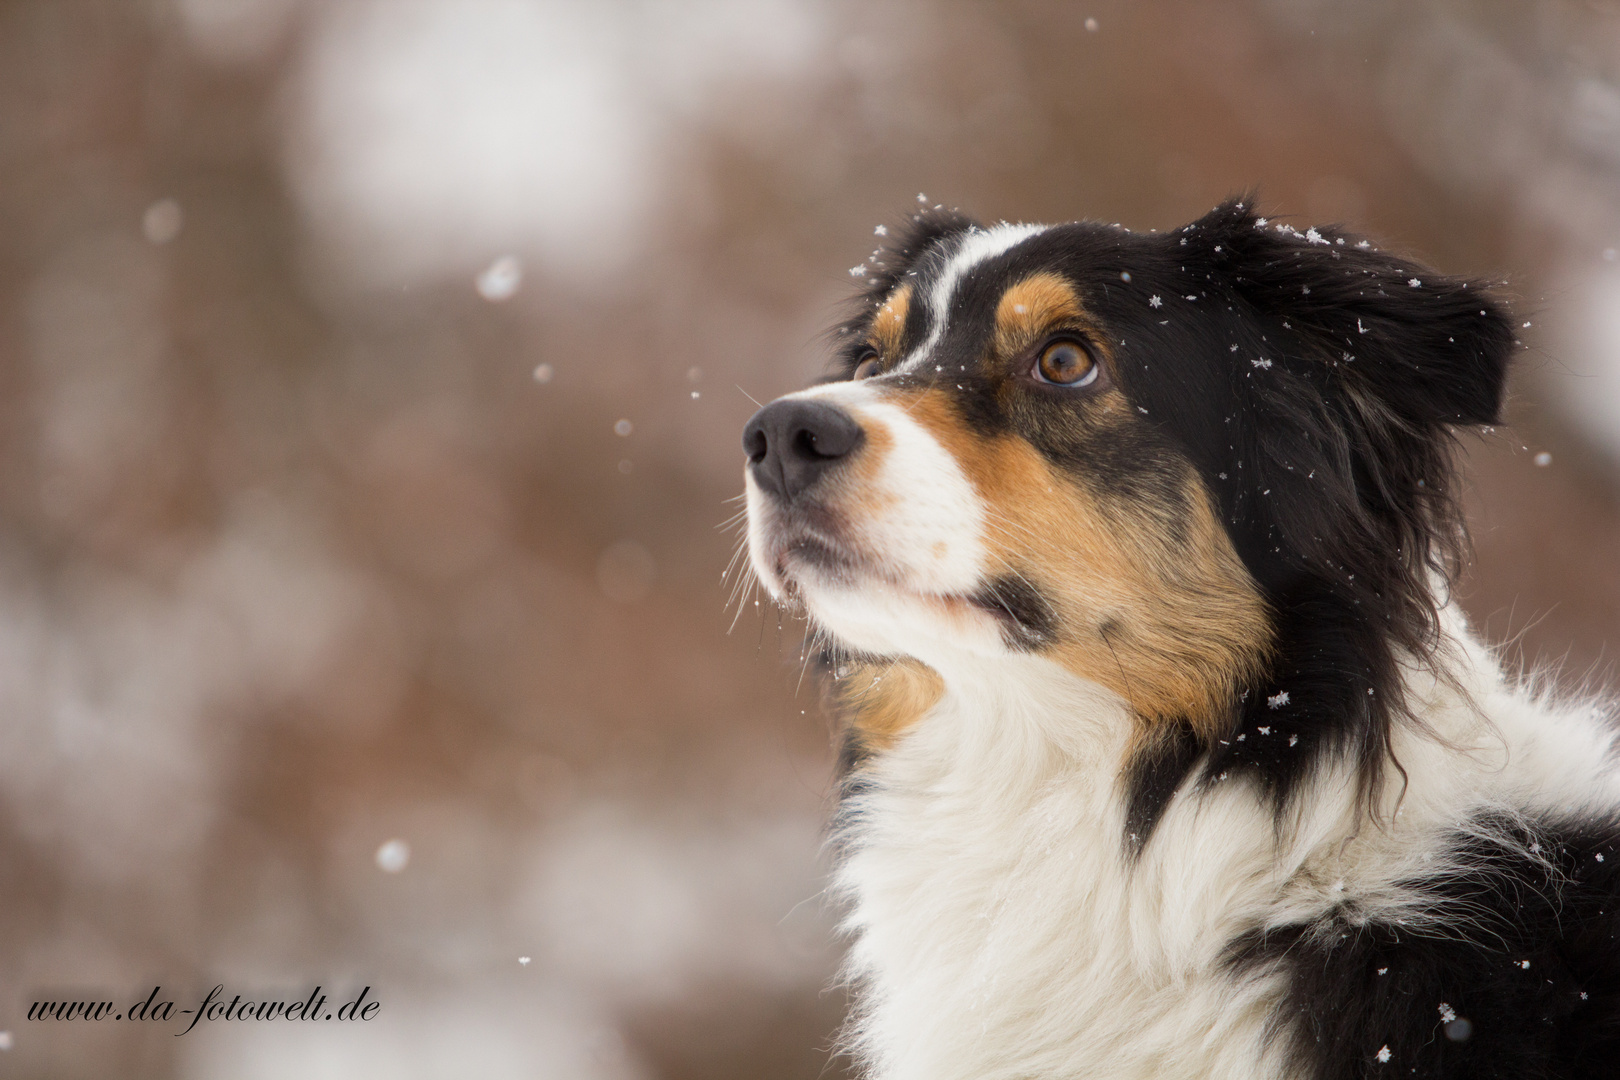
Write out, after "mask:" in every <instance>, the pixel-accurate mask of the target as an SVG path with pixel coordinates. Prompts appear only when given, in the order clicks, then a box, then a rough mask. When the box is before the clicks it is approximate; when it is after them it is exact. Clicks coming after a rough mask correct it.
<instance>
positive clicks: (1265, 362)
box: [1249, 357, 1271, 368]
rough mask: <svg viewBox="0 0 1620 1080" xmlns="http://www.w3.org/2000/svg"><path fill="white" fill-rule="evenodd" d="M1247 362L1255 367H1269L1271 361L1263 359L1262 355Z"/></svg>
mask: <svg viewBox="0 0 1620 1080" xmlns="http://www.w3.org/2000/svg"><path fill="white" fill-rule="evenodd" d="M1249 363H1251V364H1253V365H1254V366H1255V367H1257V368H1269V367H1270V366H1271V361H1270V360H1267V359H1265V358H1264V357H1262V358H1261V359H1259V360H1250V361H1249Z"/></svg>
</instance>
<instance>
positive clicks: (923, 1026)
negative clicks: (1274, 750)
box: [838, 612, 1620, 1080]
mask: <svg viewBox="0 0 1620 1080" xmlns="http://www.w3.org/2000/svg"><path fill="white" fill-rule="evenodd" d="M1448 614H1449V620H1448V621H1449V622H1450V623H1451V625H1450V630H1451V631H1452V634H1453V636H1454V640H1455V641H1456V642H1457V645H1458V652H1457V659H1458V661H1459V664H1458V668H1457V670H1458V671H1459V672H1461V673H1462V683H1463V685H1464V687H1465V688H1466V689H1467V690H1468V692H1469V694H1470V696H1471V703H1465V702H1464V700H1463V699H1461V698H1459V697H1458V696H1457V695H1455V694H1454V693H1452V692H1451V691H1449V690H1445V689H1444V688H1442V687H1440V686H1439V685H1438V684H1437V683H1436V682H1435V681H1434V680H1433V679H1432V678H1429V679H1417V680H1415V681H1414V683H1413V684H1412V685H1411V693H1412V695H1413V699H1414V704H1415V705H1416V706H1417V708H1418V711H1419V712H1420V713H1421V714H1422V716H1423V719H1424V722H1425V724H1426V725H1427V726H1428V732H1429V733H1423V732H1420V731H1418V730H1416V729H1415V728H1410V727H1404V726H1403V728H1402V729H1400V730H1398V731H1397V732H1396V733H1395V746H1394V749H1395V752H1396V754H1397V756H1398V758H1399V759H1400V760H1401V761H1402V762H1403V764H1404V766H1405V768H1406V770H1407V775H1408V776H1409V777H1410V782H1409V783H1408V784H1407V785H1406V786H1405V787H1404V788H1402V787H1400V786H1399V785H1395V784H1391V785H1388V787H1389V789H1390V790H1389V792H1388V797H1387V798H1386V799H1385V800H1384V806H1383V813H1384V814H1385V815H1386V816H1387V823H1386V824H1385V825H1381V826H1377V827H1372V826H1368V825H1367V824H1366V823H1365V822H1363V821H1361V820H1360V818H1359V817H1358V814H1357V811H1356V806H1355V801H1354V797H1353V792H1354V787H1355V785H1354V782H1353V778H1352V777H1351V775H1350V774H1349V772H1348V771H1347V767H1339V768H1328V769H1326V770H1324V771H1323V772H1322V773H1321V774H1320V775H1319V776H1318V777H1317V779H1316V781H1315V782H1313V783H1311V784H1310V785H1309V790H1307V791H1305V792H1304V793H1303V794H1302V797H1301V799H1300V803H1299V805H1298V807H1297V808H1296V812H1294V813H1291V814H1290V819H1289V827H1288V828H1287V829H1286V830H1285V831H1286V833H1287V835H1286V836H1285V837H1283V838H1282V839H1281V841H1280V842H1279V837H1278V834H1277V832H1276V830H1275V826H1274V822H1273V818H1272V815H1271V812H1270V810H1269V808H1267V807H1265V806H1263V805H1262V804H1261V801H1260V799H1259V798H1258V797H1257V796H1256V795H1255V793H1254V791H1253V789H1252V788H1251V787H1250V786H1249V785H1248V784H1246V783H1233V784H1232V785H1231V786H1230V787H1223V786H1221V785H1216V786H1215V788H1214V789H1213V790H1212V791H1210V792H1209V793H1207V794H1203V795H1198V796H1190V795H1189V794H1187V793H1186V792H1185V791H1184V792H1183V793H1182V794H1181V795H1180V796H1178V797H1177V799H1176V800H1175V801H1174V802H1173V803H1172V804H1171V807H1170V809H1169V810H1168V811H1167V813H1166V815H1165V816H1164V818H1163V819H1162V821H1161V822H1160V824H1159V826H1158V829H1157V831H1156V832H1155V834H1154V836H1153V839H1152V842H1151V843H1150V844H1149V845H1148V848H1147V850H1146V852H1145V853H1144V855H1143V857H1142V859H1141V860H1140V862H1138V863H1137V864H1135V865H1134V866H1133V865H1132V864H1131V863H1130V861H1129V860H1128V859H1127V858H1126V856H1125V854H1124V851H1123V847H1122V844H1121V838H1122V836H1123V831H1124V823H1125V810H1124V802H1123V799H1122V791H1121V788H1120V786H1119V779H1118V778H1119V775H1120V771H1121V766H1122V765H1123V763H1124V760H1125V755H1126V751H1127V740H1128V738H1129V732H1130V728H1131V724H1130V720H1129V717H1128V716H1127V713H1126V710H1125V706H1124V703H1123V702H1121V701H1119V700H1118V699H1117V698H1115V697H1114V696H1113V695H1111V694H1109V693H1108V692H1107V691H1104V690H1101V689H1100V688H1098V687H1096V686H1094V685H1093V684H1090V683H1087V682H1084V681H1082V680H1080V679H1077V678H1075V677H1073V676H1070V675H1068V674H1066V673H1064V672H1063V671H1061V670H1060V669H1058V668H1056V667H1055V666H1054V665H1051V664H1049V663H1047V662H1046V661H1043V660H1040V659H1036V658H1033V657H1015V658H1006V657H1003V658H998V659H996V660H994V661H983V662H974V661H970V660H966V659H964V660H962V661H961V662H960V663H956V664H952V665H950V666H946V665H944V664H941V666H940V669H941V670H951V671H952V672H953V677H952V678H951V679H948V680H947V683H948V690H947V693H946V696H945V698H944V699H943V700H942V701H941V703H940V704H939V705H938V706H937V707H936V708H935V710H934V711H933V712H932V713H931V714H930V715H929V716H928V717H927V718H925V719H924V720H923V721H921V722H920V723H919V724H917V725H916V727H915V728H914V729H913V730H912V731H911V732H910V733H909V734H908V735H906V736H905V737H904V738H903V739H902V740H901V741H900V743H899V744H898V745H897V746H895V747H894V748H893V749H891V750H888V751H886V752H884V753H883V754H882V755H880V756H879V758H878V759H877V760H876V761H875V762H874V763H873V764H872V765H871V766H869V771H868V773H867V774H866V775H867V776H868V777H869V778H870V780H871V781H872V786H871V788H870V790H868V791H866V792H864V793H862V794H860V795H858V796H856V797H855V798H854V799H852V801H851V803H850V804H849V806H848V807H847V810H848V825H847V837H846V848H845V850H846V852H847V856H846V858H845V860H844V862H843V864H842V865H841V867H840V870H839V874H838V884H839V886H840V889H841V890H842V892H843V894H844V895H845V896H846V898H847V899H848V901H849V903H850V913H849V916H848V919H847V922H846V927H847V929H848V930H849V931H850V932H851V933H852V935H853V937H854V944H853V946H852V949H851V953H850V961H849V968H850V976H851V978H852V979H853V980H854V981H855V982H856V984H857V986H858V988H859V992H860V996H859V1005H858V1008H857V1011H856V1016H855V1019H854V1020H853V1021H852V1039H853V1043H854V1046H855V1048H856V1050H857V1051H858V1053H859V1054H860V1055H861V1056H862V1058H863V1060H864V1061H865V1063H866V1065H867V1067H868V1070H869V1074H870V1075H871V1076H872V1077H873V1078H874V1080H953V1078H962V1080H968V1078H972V1080H997V1078H1008V1080H1012V1078H1020V1080H1031V1078H1036V1077H1039V1078H1042V1080H1048V1078H1050V1080H1056V1078H1066V1077H1110V1078H1113V1077H1119V1078H1135V1077H1142V1078H1148V1077H1152V1078H1155V1080H1174V1078H1180V1077H1189V1078H1190V1077H1200V1078H1223V1077H1230V1078H1233V1080H1238V1078H1242V1080H1257V1078H1265V1077H1285V1076H1288V1075H1289V1071H1288V1066H1287V1064H1286V1063H1285V1062H1284V1061H1283V1060H1282V1053H1283V1051H1282V1049H1281V1048H1280V1047H1279V1046H1278V1045H1276V1044H1274V1043H1272V1042H1268V1040H1267V1038H1266V1024H1267V1020H1268V1018H1269V1017H1270V1016H1271V1015H1272V1012H1273V1010H1274V1009H1275V1008H1276V1006H1277V1004H1278V1002H1279V999H1280V996H1281V993H1282V986H1281V985H1280V982H1279V980H1278V979H1277V978H1276V977H1270V976H1259V977H1248V978H1240V977H1238V976H1235V975H1234V974H1233V973H1232V972H1231V971H1230V970H1229V969H1228V968H1227V967H1226V966H1225V964H1224V963H1223V950H1224V949H1225V948H1226V947H1227V946H1228V944H1229V943H1230V942H1231V941H1232V940H1233V938H1234V937H1236V936H1238V935H1240V934H1242V933H1245V932H1247V931H1252V930H1254V929H1256V928H1258V927H1274V926H1281V925H1284V924H1288V923H1298V922H1301V921H1309V920H1313V919H1317V918H1320V917H1323V916H1325V915H1328V914H1329V913H1331V912H1332V911H1333V910H1335V909H1336V908H1337V907H1338V906H1340V905H1343V904H1344V903H1345V902H1346V901H1347V900H1354V901H1355V906H1356V908H1357V909H1358V910H1360V911H1362V912H1366V913H1368V914H1369V917H1370V916H1375V915H1376V916H1380V917H1385V918H1389V919H1392V920H1400V919H1405V918H1410V917H1411V913H1412V912H1413V911H1415V910H1418V909H1420V908H1421V906H1422V905H1421V904H1414V903H1413V900H1414V896H1413V894H1412V893H1411V892H1410V891H1409V890H1408V889H1407V888H1406V886H1404V885H1402V884H1401V883H1402V882H1409V881H1411V880H1413V879H1414V878H1415V877H1421V876H1422V875H1423V874H1425V873H1432V872H1435V871H1437V870H1440V869H1441V862H1440V861H1436V860H1442V861H1443V859H1444V847H1445V838H1446V836H1447V835H1449V834H1450V833H1451V831H1452V830H1455V829H1457V828H1459V827H1461V826H1462V825H1463V824H1464V823H1465V822H1467V821H1468V820H1469V819H1470V817H1471V816H1472V815H1475V814H1478V813H1481V812H1490V813H1495V814H1503V813H1506V814H1510V815H1525V816H1528V817H1535V818H1544V817H1549V816H1550V817H1553V818H1558V817H1561V816H1562V817H1567V816H1568V815H1569V814H1571V813H1582V812H1591V811H1592V809H1593V808H1594V807H1604V806H1606V807H1614V806H1620V782H1617V780H1616V771H1615V768H1614V766H1613V764H1612V761H1613V755H1614V742H1615V736H1614V728H1613V726H1612V725H1611V724H1610V723H1609V722H1608V721H1607V720H1606V719H1605V717H1604V715H1603V710H1602V709H1600V708H1597V707H1596V706H1594V705H1591V704H1584V705H1582V704H1577V705H1572V706H1568V707H1558V706H1555V705H1553V704H1551V703H1549V702H1547V701H1545V700H1542V699H1539V698H1537V697H1535V696H1534V695H1533V694H1531V693H1529V692H1527V691H1526V690H1524V689H1522V688H1519V687H1516V686H1513V685H1510V684H1508V683H1506V682H1505V681H1504V680H1503V679H1502V678H1501V676H1500V674H1499V672H1498V669H1497V667H1496V664H1495V661H1494V658H1493V657H1491V656H1490V655H1489V653H1488V652H1487V651H1486V650H1484V649H1482V648H1480V647H1479V646H1477V645H1476V644H1474V643H1473V642H1472V641H1471V640H1470V639H1469V637H1468V635H1467V631H1466V629H1465V628H1464V627H1463V626H1462V625H1461V621H1460V619H1459V618H1457V617H1456V616H1455V613H1454V612H1453V613H1448ZM976 664H980V665H982V666H975V665H976ZM1435 735H1438V736H1440V738H1435V737H1434V736H1435ZM1408 925H1414V924H1411V923H1409V924H1408Z"/></svg>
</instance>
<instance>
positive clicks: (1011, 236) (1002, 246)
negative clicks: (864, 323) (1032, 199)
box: [895, 224, 1050, 372]
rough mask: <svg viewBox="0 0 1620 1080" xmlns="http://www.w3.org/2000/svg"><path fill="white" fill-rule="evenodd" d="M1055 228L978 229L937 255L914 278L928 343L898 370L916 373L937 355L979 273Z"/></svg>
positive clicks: (939, 249)
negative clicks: (954, 316)
mask: <svg viewBox="0 0 1620 1080" xmlns="http://www.w3.org/2000/svg"><path fill="white" fill-rule="evenodd" d="M1049 229H1050V226H1046V225H1007V224H1002V225H996V226H994V227H992V228H989V229H980V228H972V229H969V230H967V231H966V232H964V233H962V234H961V235H960V236H958V237H956V238H954V240H953V241H952V242H950V243H948V244H942V245H940V246H939V247H937V248H935V249H934V250H933V251H931V252H930V253H929V255H928V257H927V258H925V259H924V260H922V264H921V265H920V266H919V267H917V268H916V271H915V273H914V274H913V275H911V277H912V281H911V284H912V289H911V292H910V296H911V307H912V308H913V309H914V310H915V311H916V315H915V316H914V317H916V318H919V319H921V320H922V322H923V325H924V326H925V327H926V330H925V331H924V336H923V338H922V340H921V341H919V342H918V343H917V345H916V346H915V347H914V348H912V350H911V351H910V353H909V354H907V356H906V358H905V359H904V360H903V361H901V363H900V364H899V365H897V367H896V368H895V370H896V371H898V372H912V371H916V370H918V369H919V368H921V367H922V365H923V364H924V363H926V362H927V361H928V358H929V357H930V356H932V355H933V353H934V350H935V348H936V347H937V346H938V345H939V343H940V341H941V339H943V338H944V336H945V333H946V331H947V330H948V329H950V325H951V321H952V316H953V314H956V313H957V312H958V311H959V310H960V306H961V305H960V303H959V298H960V295H961V293H962V292H963V290H964V288H965V287H966V286H967V285H968V284H969V283H970V282H971V281H972V279H973V277H974V272H975V271H976V270H978V269H980V268H982V267H983V266H984V265H985V264H986V263H990V262H993V261H995V260H998V259H1000V258H1001V257H1002V256H1005V255H1007V254H1009V253H1010V252H1012V251H1013V250H1014V249H1015V248H1017V247H1019V245H1021V244H1024V243H1025V242H1026V241H1028V240H1030V239H1032V238H1034V237H1036V236H1039V235H1041V234H1042V233H1045V232H1047V231H1049ZM902 287H904V286H902Z"/></svg>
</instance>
